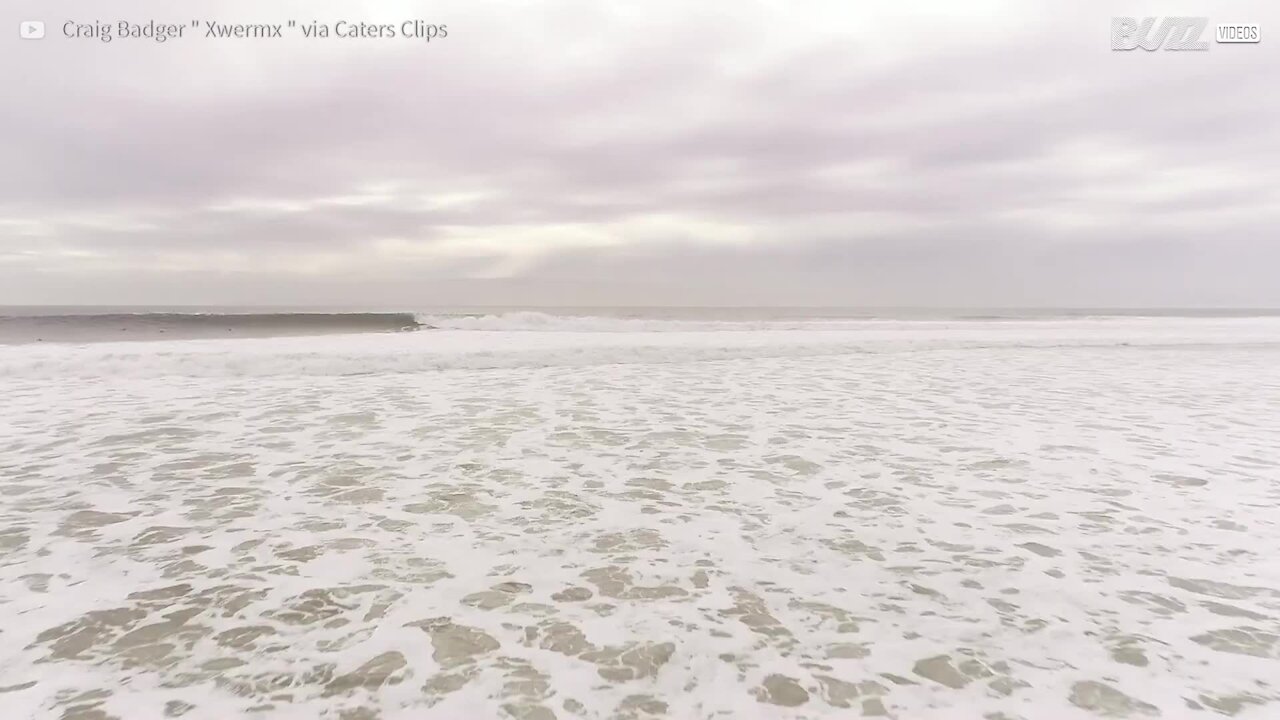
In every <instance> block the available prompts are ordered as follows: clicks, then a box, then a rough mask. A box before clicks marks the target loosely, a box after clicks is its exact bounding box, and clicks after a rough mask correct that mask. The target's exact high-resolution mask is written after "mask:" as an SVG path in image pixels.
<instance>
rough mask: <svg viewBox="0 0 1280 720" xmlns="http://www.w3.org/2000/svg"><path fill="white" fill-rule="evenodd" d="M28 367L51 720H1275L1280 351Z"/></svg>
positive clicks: (994, 337) (22, 381)
mask: <svg viewBox="0 0 1280 720" xmlns="http://www.w3.org/2000/svg"><path fill="white" fill-rule="evenodd" d="M416 322H418V323H419V324H421V325H422V326H423V327H424V329H422V330H421V331H418V332H368V333H361V334H328V335H323V336H315V337H262V338H250V339H193V340H182V341H170V340H160V341H148V342H95V343H41V344H19V345H8V346H3V347H0V397H3V399H4V400H3V404H0V702H3V704H4V707H5V712H4V714H5V716H6V717H16V718H27V717H29V718H81V719H82V720H84V719H88V718H127V719H129V720H133V719H134V718H169V717H183V718H218V719H221V718H227V717H255V718H315V717H324V718H341V719H342V720H372V719H374V718H385V719H399V718H415V719H416V718H450V719H452V718H489V717H507V718H518V719H528V720H545V719H548V718H635V719H637V720H639V719H641V718H679V719H685V718H824V717H860V716H864V717H877V716H878V717H896V718H904V719H906V718H948V719H950V718H986V719H988V720H1001V719H1003V720H1012V719H1014V718H1026V719H1027V720H1033V719H1036V718H1045V717H1052V718H1064V719H1067V720H1070V719H1071V718H1098V717H1137V718H1145V717H1162V718H1184V717H1186V718H1201V717H1204V718H1207V717H1217V716H1224V715H1232V716H1235V717H1241V718H1267V717H1274V716H1275V715H1276V714H1277V713H1280V681H1278V680H1277V678H1280V514H1278V513H1277V508H1278V507H1280V453H1277V452H1276V449H1277V448H1280V318H1277V317H1201V318H1189V317H1072V318H1053V319H1047V318H1007V319H998V320H957V319H934V320H899V319H865V318H863V319H858V318H813V319H804V318H791V319H768V320H763V319H754V320H737V321H733V320H716V319H685V320H679V319H676V320H673V319H654V318H630V319H628V318H608V317H560V316H555V315H552V314H545V313H507V314H501V315H490V316H456V315H430V314H420V315H419V316H418V317H417V318H416Z"/></svg>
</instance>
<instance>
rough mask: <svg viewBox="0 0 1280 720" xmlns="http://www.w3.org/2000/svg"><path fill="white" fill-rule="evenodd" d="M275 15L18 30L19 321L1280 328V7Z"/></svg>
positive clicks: (583, 5)
mask: <svg viewBox="0 0 1280 720" xmlns="http://www.w3.org/2000/svg"><path fill="white" fill-rule="evenodd" d="M263 5H266V4H265V3H260V2H251V3H250V2H243V3H236V2H190V3H183V4H182V5H181V8H182V9H181V10H178V9H176V8H178V7H179V5H177V4H174V3H172V2H154V3H141V2H113V3H101V2H92V3H91V2H80V3H68V2H49V1H48V0H40V1H38V2H37V1H36V0H16V2H15V1H13V0H11V1H10V2H7V3H5V5H4V8H3V9H0V21H2V22H3V24H4V25H5V26H7V27H8V28H10V30H5V31H4V32H3V33H0V36H2V37H3V40H0V77H2V79H3V84H4V99H3V101H2V102H3V103H4V112H2V113H0V168H2V169H0V303H6V304H20V303H33V304H93V303H101V304H144V303H154V304H231V303H243V304H325V305H334V304H351V305H362V306H363V305H396V306H407V307H416V306H426V305H432V304H510V303H517V304H539V305H565V304H577V305H601V304H622V305H637V304H640V305H646V304H647V305H663V304H712V305H722V304H749V305H774V304H786V305H912V306H970V307H976V306H1026V305H1033V306H1034V305H1069V306H1125V305H1128V306H1155V305H1166V306H1170V305H1171V306H1224V305H1225V306H1280V249H1278V244H1280V22H1277V21H1278V20H1280V12H1277V10H1276V9H1275V3H1274V2H1263V1H1262V0H1258V1H1256V2H1231V1H1230V0H1227V1H1222V0H1214V1H1213V2H1209V1H1208V0H1201V1H1200V2H1190V3H1188V2H1159V3H1124V2H1087V1H1085V2H1082V1H1081V0H1073V1H1070V2H1027V1H1026V0H1016V1H1011V2H988V1H986V0H966V2H963V3H961V2H954V1H953V0H946V1H940V2H934V3H899V2H894V3H888V2H875V3H855V2H849V1H847V0H840V1H837V2H829V3H826V2H823V3H820V2H770V3H759V2H743V1H742V0H733V1H719V0H712V1H703V0H699V2H688V1H687V0H679V1H673V2H652V1H648V0H646V1H645V2H636V1H632V2H627V3H620V2H617V3H615V2H603V1H601V0H583V1H581V2H561V1H559V0H554V1H551V2H520V3H515V2H512V3H499V2H482V1H481V2H477V1H476V0H467V1H466V2H430V3H408V2H378V3H372V2H370V3H356V2H342V3H337V2H329V3H317V2H305V3H304V2H297V3H285V2H275V3H271V4H270V5H271V7H270V8H264V7H261V6H263ZM1178 14H1181V15H1204V16H1208V17H1209V18H1210V28H1209V30H1208V31H1206V37H1205V39H1208V40H1212V33H1213V25H1214V24H1217V23H1228V22H1251V23H1257V24H1260V25H1261V26H1262V31H1263V42H1262V43H1260V44H1257V45H1220V44H1217V43H1214V42H1210V50H1209V51H1208V52H1181V53H1179V52H1164V51H1157V52H1150V53H1148V52H1144V51H1141V50H1139V51H1134V52H1112V51H1111V50H1110V19H1111V17H1112V16H1115V15H1136V16H1142V15H1178ZM153 18H154V19H157V20H161V21H169V22H179V23H186V22H189V21H190V20H192V19H196V18H200V19H206V20H220V21H223V22H282V21H285V20H288V19H296V20H298V21H304V22H305V21H310V20H321V21H325V22H329V23H333V22H336V21H338V20H346V21H348V22H356V21H365V22H371V23H393V24H395V25H396V26H399V24H400V22H401V21H404V20H409V19H413V18H419V19H422V20H424V21H425V22H429V23H437V24H445V25H447V29H448V37H447V38H445V39H442V40H440V39H437V40H435V41H432V42H431V43H424V42H418V41H413V40H406V39H400V38H397V39H394V40H381V41H379V40H358V39H343V38H332V37H331V38H329V39H327V40H302V39H289V38H284V39H275V40H222V41H214V40H205V39H202V38H201V37H200V36H201V35H203V29H202V28H201V29H199V30H191V29H188V30H187V31H186V33H187V35H188V37H186V38H184V39H182V40H180V41H171V42H168V43H165V44H156V43H152V42H147V41H137V40H134V41H120V40H117V41H114V42H111V43H102V42H98V41H95V40H77V41H72V40H67V39H64V38H63V37H62V25H63V23H64V22H65V21H67V20H73V21H78V22H86V23H91V22H93V21H95V20H97V21H102V22H111V23H115V22H116V21H119V20H131V21H135V22H145V21H147V20H150V19H153ZM28 19H40V20H44V21H45V22H46V23H47V36H46V38H45V39H44V40H39V41H33V40H21V39H19V38H18V33H17V32H16V28H17V25H18V22H19V21H20V20H28ZM11 30H13V31H12V32H11Z"/></svg>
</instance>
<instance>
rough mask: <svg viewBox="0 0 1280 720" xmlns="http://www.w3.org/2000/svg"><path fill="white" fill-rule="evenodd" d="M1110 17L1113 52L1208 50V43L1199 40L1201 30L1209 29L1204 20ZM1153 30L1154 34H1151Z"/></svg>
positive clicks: (1192, 18)
mask: <svg viewBox="0 0 1280 720" xmlns="http://www.w3.org/2000/svg"><path fill="white" fill-rule="evenodd" d="M1159 20H1160V25H1159V26H1158V27H1157V26H1156V18H1153V17H1147V18H1142V20H1141V21H1139V20H1138V18H1131V17H1113V18H1111V49H1112V50H1137V49H1138V48H1142V49H1143V50H1148V51H1150V50H1159V49H1160V48H1161V47H1164V49H1165V50H1208V49H1209V43H1208V42H1207V41H1205V40H1201V39H1200V36H1201V35H1203V34H1204V29H1205V28H1206V27H1208V26H1209V18H1206V17H1166V18H1159ZM1152 28H1155V33H1152V32H1151V30H1152Z"/></svg>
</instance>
